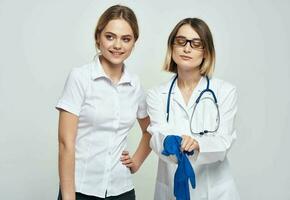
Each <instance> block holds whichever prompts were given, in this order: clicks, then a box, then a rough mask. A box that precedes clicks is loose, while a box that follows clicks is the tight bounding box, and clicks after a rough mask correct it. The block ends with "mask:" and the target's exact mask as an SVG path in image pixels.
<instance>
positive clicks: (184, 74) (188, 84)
mask: <svg viewBox="0 0 290 200" xmlns="http://www.w3.org/2000/svg"><path fill="white" fill-rule="evenodd" d="M177 69H178V67H177ZM177 71H178V79H177V84H178V87H179V88H180V89H191V90H193V89H194V88H195V86H196V85H197V84H198V82H199V80H200V78H201V74H200V72H199V69H198V70H192V71H183V70H177Z"/></svg>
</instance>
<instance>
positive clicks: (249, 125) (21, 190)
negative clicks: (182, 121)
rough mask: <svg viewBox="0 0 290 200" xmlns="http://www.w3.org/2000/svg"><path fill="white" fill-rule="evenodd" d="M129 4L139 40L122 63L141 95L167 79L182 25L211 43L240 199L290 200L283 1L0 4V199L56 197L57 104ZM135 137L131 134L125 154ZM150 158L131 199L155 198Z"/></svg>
mask: <svg viewBox="0 0 290 200" xmlns="http://www.w3.org/2000/svg"><path fill="white" fill-rule="evenodd" d="M115 3H123V4H125V5H128V6H130V7H131V8H132V9H133V10H134V11H135V12H136V15H137V17H138V19H139V25H140V32H141V34H140V39H139V40H138V42H137V44H136V47H135V49H134V52H133V53H132V56H131V57H130V58H129V60H128V61H127V64H128V65H129V70H130V71H132V72H134V73H137V74H138V75H139V76H140V77H141V81H142V83H143V85H144V88H146V89H148V88H150V87H152V86H154V85H157V84H160V83H161V82H164V81H166V80H167V79H168V78H169V77H170V75H169V74H166V73H164V72H162V71H161V65H162V62H163V59H164V55H165V50H166V40H167V37H168V35H169V33H170V31H171V30H172V28H173V27H174V25H175V24H176V23H177V22H178V21H179V20H181V19H182V18H185V17H200V18H202V19H204V20H205V21H206V22H207V23H208V25H209V26H210V28H211V30H212V33H213V35H214V40H215V45H216V51H217V64H216V73H215V75H216V77H219V78H222V79H225V80H228V81H230V82H232V83H233V84H235V85H236V86H237V87H238V90H239V115H238V120H237V128H238V131H239V134H238V140H237V142H236V143H235V145H234V146H233V148H232V150H231V152H230V154H229V158H230V161H231V168H232V173H233V174H234V176H235V180H236V182H237V185H238V189H239V191H240V193H241V197H242V199H246V200H257V199H263V200H270V199H277V200H278V199H279V200H286V199H290V190H289V185H290V173H289V168H290V166H289V163H290V156H289V152H290V145H289V144H290V143H289V140H290V132H289V129H290V121H289V118H290V117H289V111H290V109H289V108H290V106H289V103H290V95H289V89H288V85H290V80H289V75H290V72H289V71H290V70H289V68H290V60H289V57H290V56H289V50H290V40H289V35H290V23H289V18H290V14H288V13H289V8H290V2H289V1H286V0H277V1H274V0H272V1H271V0H252V1H250V0H248V1H247V0H240V1H236V0H233V1H231V0H228V1H226V0H219V1H218V0H202V1H198V0H180V1H167V0H161V1H153V0H147V1H145V0H144V1H133V0H132V1H107V0H100V1H97V0H82V1H71V0H62V1H60V0H26V1H20V0H19V1H15V0H14V1H13V0H0V35H1V37H0V53H1V59H0V199H12V200H26V199H27V200H30V199H33V200H36V199H42V200H46V199H47V200H51V199H55V198H56V195H57V190H58V175H57V123H58V112H57V111H56V110H55V109H54V105H55V103H56V101H57V99H58V97H59V95H60V93H61V90H62V88H63V85H64V82H65V79H66V77H67V75H68V72H69V71H70V69H71V68H72V67H76V66H80V65H82V64H84V63H87V62H90V61H91V60H92V59H93V57H94V55H95V49H94V41H93V32H94V28H95V25H96V21H97V18H98V17H99V16H100V14H101V13H102V12H103V11H104V10H105V9H106V8H107V7H109V6H111V5H113V4H115ZM139 139H140V132H139V129H138V127H137V126H135V127H134V129H133V130H132V131H131V134H130V140H129V150H130V151H131V152H133V151H134V149H135V148H136V146H137V144H138V141H139ZM156 166H157V157H156V156H155V155H154V154H153V153H152V154H151V155H150V157H149V158H148V159H147V160H146V162H145V164H144V165H143V166H142V168H141V170H140V171H139V172H138V173H137V174H136V175H134V181H135V185H136V192H137V197H138V198H137V199H138V200H150V199H152V198H153V192H154V181H155V177H156Z"/></svg>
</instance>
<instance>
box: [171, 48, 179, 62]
mask: <svg viewBox="0 0 290 200" xmlns="http://www.w3.org/2000/svg"><path fill="white" fill-rule="evenodd" d="M178 55H179V53H178V50H176V49H172V59H173V60H174V62H176V60H178Z"/></svg>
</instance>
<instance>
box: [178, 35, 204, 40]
mask: <svg viewBox="0 0 290 200" xmlns="http://www.w3.org/2000/svg"><path fill="white" fill-rule="evenodd" d="M175 37H177V38H185V39H187V37H185V36H183V35H176V36H175ZM190 40H201V39H200V38H192V39H190Z"/></svg>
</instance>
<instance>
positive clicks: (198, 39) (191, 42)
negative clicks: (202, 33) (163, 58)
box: [173, 36, 204, 49]
mask: <svg viewBox="0 0 290 200" xmlns="http://www.w3.org/2000/svg"><path fill="white" fill-rule="evenodd" d="M176 39H184V41H185V43H184V44H179V43H176ZM197 41H199V42H201V47H196V46H194V45H193V44H194V42H197ZM187 43H189V45H190V47H191V48H192V49H204V45H203V41H202V39H200V38H193V39H191V40H188V39H187V38H186V37H184V36H176V37H174V39H173V45H177V46H181V47H185V46H186V45H187Z"/></svg>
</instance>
